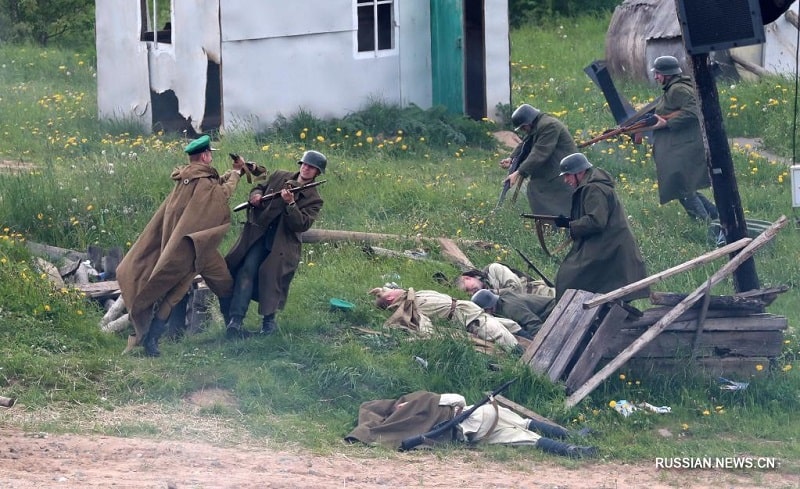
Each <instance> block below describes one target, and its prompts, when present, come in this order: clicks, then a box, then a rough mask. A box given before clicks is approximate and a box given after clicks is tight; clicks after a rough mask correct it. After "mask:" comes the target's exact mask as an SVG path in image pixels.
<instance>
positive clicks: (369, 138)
mask: <svg viewBox="0 0 800 489" xmlns="http://www.w3.org/2000/svg"><path fill="white" fill-rule="evenodd" d="M372 141H373V139H372V136H367V143H369V144H372Z"/></svg>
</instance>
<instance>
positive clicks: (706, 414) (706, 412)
mask: <svg viewBox="0 0 800 489" xmlns="http://www.w3.org/2000/svg"><path fill="white" fill-rule="evenodd" d="M710 414H711V411H709V410H708V409H706V410H704V411H703V416H708V415H710Z"/></svg>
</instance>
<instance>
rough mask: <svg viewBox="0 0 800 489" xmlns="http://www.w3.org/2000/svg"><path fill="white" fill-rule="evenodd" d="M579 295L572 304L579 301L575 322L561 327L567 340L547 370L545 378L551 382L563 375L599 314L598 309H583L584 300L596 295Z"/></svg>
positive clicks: (584, 293)
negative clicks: (579, 306)
mask: <svg viewBox="0 0 800 489" xmlns="http://www.w3.org/2000/svg"><path fill="white" fill-rule="evenodd" d="M579 293H583V295H582V297H578V295H577V294H576V295H575V299H574V300H573V302H578V301H579V299H580V305H581V308H580V311H579V317H577V318H576V319H575V322H573V323H571V324H564V325H562V327H563V329H565V330H567V331H568V333H567V338H566V339H565V340H564V344H563V345H562V346H561V348H560V349H559V350H556V357H555V359H554V360H553V361H552V363H551V365H550V368H548V369H547V376H548V377H549V378H550V380H552V381H553V382H557V381H558V380H559V379H561V377H562V376H563V375H564V373H565V372H566V370H567V367H568V366H569V365H570V363H571V362H572V360H573V358H574V357H575V353H576V351H577V349H578V347H579V346H580V345H581V344H582V343H583V339H584V338H585V337H586V335H587V333H588V332H589V328H590V327H591V326H592V324H593V323H594V320H595V318H597V315H598V314H599V313H600V309H598V308H594V309H589V310H586V309H584V308H583V302H584V300H588V299H591V298H592V297H594V296H595V295H597V294H594V293H592V292H586V291H583V290H581V291H579Z"/></svg>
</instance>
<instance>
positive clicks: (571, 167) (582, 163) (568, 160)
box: [558, 153, 592, 177]
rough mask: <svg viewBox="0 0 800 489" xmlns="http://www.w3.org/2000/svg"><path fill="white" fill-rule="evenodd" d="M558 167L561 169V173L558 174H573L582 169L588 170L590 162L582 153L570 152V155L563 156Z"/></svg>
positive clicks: (590, 165)
mask: <svg viewBox="0 0 800 489" xmlns="http://www.w3.org/2000/svg"><path fill="white" fill-rule="evenodd" d="M558 167H559V169H560V170H561V173H559V174H558V175H559V176H562V177H563V176H564V175H574V174H576V173H580V172H582V171H583V170H588V169H589V168H591V167H592V164H591V163H589V160H588V159H586V156H584V155H583V153H572V154H571V155H567V156H565V157H564V158H563V159H562V160H561V163H560V164H559V165H558Z"/></svg>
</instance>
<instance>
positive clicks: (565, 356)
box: [522, 289, 599, 382]
mask: <svg viewBox="0 0 800 489" xmlns="http://www.w3.org/2000/svg"><path fill="white" fill-rule="evenodd" d="M595 295H596V294H594V293H592V292H586V291H584V290H573V289H568V290H567V291H565V292H564V294H563V295H562V297H561V299H560V300H559V301H558V303H557V304H556V306H555V307H554V308H553V312H551V313H550V315H549V316H548V317H547V320H546V321H545V322H544V324H543V325H542V328H541V329H540V330H539V332H538V333H536V336H534V337H533V341H532V342H531V344H530V345H529V346H528V348H527V349H526V350H525V353H524V354H523V355H522V361H523V362H525V363H527V364H528V365H530V367H531V369H533V371H534V372H537V373H540V374H544V375H547V377H548V378H549V379H550V380H552V381H553V382H556V381H558V380H560V379H561V376H562V375H563V374H564V373H565V372H566V370H567V367H568V366H569V365H570V362H571V361H572V359H573V356H574V354H575V353H576V351H577V350H578V347H579V346H580V345H581V343H582V341H583V339H584V338H585V337H586V335H587V332H588V331H589V328H590V326H591V325H592V323H593V322H594V320H595V318H596V317H597V315H598V312H599V309H598V308H595V309H584V308H583V303H584V302H585V301H587V300H589V299H591V298H593V297H594V296H595Z"/></svg>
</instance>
